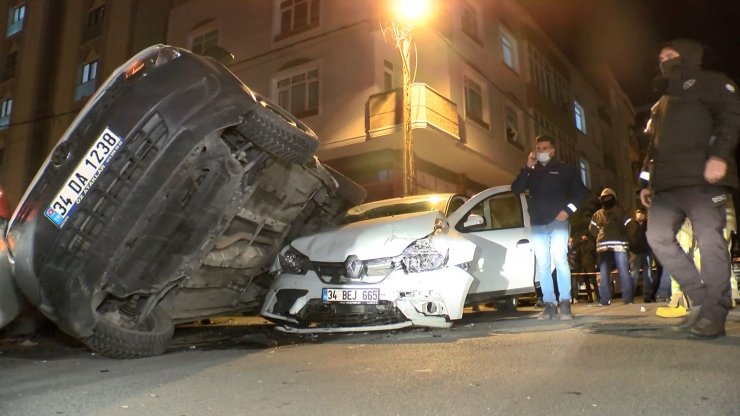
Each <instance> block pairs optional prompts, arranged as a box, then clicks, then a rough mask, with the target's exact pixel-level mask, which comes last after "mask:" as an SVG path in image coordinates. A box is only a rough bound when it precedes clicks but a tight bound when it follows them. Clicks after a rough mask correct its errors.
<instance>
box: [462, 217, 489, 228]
mask: <svg viewBox="0 0 740 416" xmlns="http://www.w3.org/2000/svg"><path fill="white" fill-rule="evenodd" d="M485 223H486V220H484V219H483V217H481V216H480V215H478V214H470V215H468V219H467V220H465V222H464V223H463V228H470V227H475V226H477V225H483V224H485Z"/></svg>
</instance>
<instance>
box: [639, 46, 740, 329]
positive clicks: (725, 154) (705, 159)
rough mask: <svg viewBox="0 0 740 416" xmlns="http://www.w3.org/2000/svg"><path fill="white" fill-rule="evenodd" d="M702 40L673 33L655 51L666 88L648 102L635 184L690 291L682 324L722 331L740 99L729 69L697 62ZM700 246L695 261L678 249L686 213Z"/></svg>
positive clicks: (658, 249)
mask: <svg viewBox="0 0 740 416" xmlns="http://www.w3.org/2000/svg"><path fill="white" fill-rule="evenodd" d="M701 60H702V47H701V45H699V44H698V43H696V42H693V41H689V40H676V41H673V42H671V43H670V44H667V45H666V46H665V47H663V49H662V50H661V51H660V54H659V61H660V71H661V77H660V78H659V79H658V80H659V81H660V83H661V84H662V87H664V92H663V95H662V96H661V97H660V100H659V101H658V102H657V103H656V104H655V105H654V106H653V108H652V116H651V118H650V121H648V126H647V128H646V132H648V133H649V134H650V135H651V140H650V146H649V147H648V154H647V157H646V159H645V164H644V165H643V172H642V173H641V174H640V177H641V179H644V180H647V181H649V185H650V188H645V189H642V190H641V191H640V199H641V201H642V203H643V205H645V206H648V207H649V209H648V223H649V224H650V227H649V228H648V231H647V237H648V242H649V243H650V247H651V248H652V249H653V252H654V253H655V255H656V257H657V258H658V260H659V261H660V262H661V263H662V264H663V267H665V268H667V270H668V272H670V273H671V275H673V276H674V277H675V278H676V280H677V281H678V282H679V284H680V285H681V288H682V289H683V290H684V293H685V294H686V295H687V296H688V297H689V299H690V301H691V304H692V308H691V313H689V315H688V316H687V317H686V320H685V321H684V323H683V324H682V325H681V326H680V328H682V329H684V330H686V331H688V332H689V334H690V335H691V336H693V337H698V338H711V337H717V336H722V335H724V334H725V321H726V319H727V313H728V310H729V309H730V308H731V305H732V301H731V299H730V280H729V270H730V258H729V254H728V251H727V244H726V242H725V239H724V237H723V235H722V230H723V228H724V227H725V223H726V204H727V200H728V199H729V198H731V196H730V189H731V188H737V184H738V178H737V173H736V168H735V163H734V160H735V159H734V157H735V148H736V146H737V140H738V131H739V130H740V100H739V99H738V96H737V87H736V85H735V84H734V83H733V82H732V81H731V80H730V79H728V78H727V77H726V76H724V75H722V74H719V73H715V72H710V71H705V70H703V69H701ZM687 217H688V218H689V220H690V221H691V224H692V226H693V231H694V236H695V238H696V240H697V242H698V245H699V249H700V251H701V265H700V267H699V268H697V267H696V266H695V265H694V263H693V262H692V261H691V259H690V258H689V257H688V256H687V255H686V253H684V251H683V250H681V247H680V246H679V244H678V242H677V241H676V232H677V231H678V229H679V228H680V227H681V224H682V223H683V222H684V219H685V218H687Z"/></svg>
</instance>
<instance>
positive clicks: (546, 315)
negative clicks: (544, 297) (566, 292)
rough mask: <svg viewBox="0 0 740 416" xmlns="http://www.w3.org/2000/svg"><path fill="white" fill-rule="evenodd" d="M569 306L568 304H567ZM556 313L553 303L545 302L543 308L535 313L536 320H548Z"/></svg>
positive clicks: (553, 317)
mask: <svg viewBox="0 0 740 416" xmlns="http://www.w3.org/2000/svg"><path fill="white" fill-rule="evenodd" d="M568 306H570V305H568ZM556 314H557V311H556V310H555V304H554V303H551V302H547V303H545V309H544V310H543V311H542V313H540V314H539V315H537V320H538V321H549V320H552V319H555V315H556Z"/></svg>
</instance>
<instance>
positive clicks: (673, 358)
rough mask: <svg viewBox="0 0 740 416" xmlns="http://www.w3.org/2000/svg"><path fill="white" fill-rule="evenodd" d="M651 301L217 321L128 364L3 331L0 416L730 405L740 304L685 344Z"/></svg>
mask: <svg viewBox="0 0 740 416" xmlns="http://www.w3.org/2000/svg"><path fill="white" fill-rule="evenodd" d="M641 306H644V307H645V308H646V311H645V312H641V311H640V307H641ZM656 306H657V305H655V304H647V305H641V304H635V305H621V304H614V305H611V306H609V307H604V308H600V307H592V306H590V305H584V304H578V305H575V309H574V312H575V313H576V319H575V320H574V321H572V322H559V321H554V322H542V321H537V320H535V319H532V316H533V315H534V313H536V311H535V310H534V309H533V308H520V311H519V312H516V313H510V314H505V313H500V312H496V311H494V310H490V309H484V310H483V311H482V312H480V313H472V312H469V313H467V314H466V315H465V317H464V319H463V320H462V321H460V322H458V323H457V324H456V325H455V326H454V327H453V328H452V329H449V330H431V331H428V330H413V329H412V330H406V331H397V332H386V333H360V334H345V335H322V336H318V337H312V336H288V335H285V334H279V333H275V332H274V331H273V330H272V327H271V326H270V325H267V324H264V323H263V321H261V320H260V319H258V318H252V319H239V318H237V319H223V320H220V321H217V325H208V326H196V327H186V328H179V329H178V330H177V331H176V334H175V340H174V342H173V345H172V348H171V349H170V350H169V351H168V352H167V353H166V354H164V355H162V356H159V357H152V358H147V359H139V360H127V361H121V360H112V359H108V358H105V357H101V356H97V355H95V354H92V353H90V352H89V351H87V350H85V349H84V348H83V347H81V346H80V345H78V344H77V343H75V342H74V341H73V340H70V339H68V338H66V337H64V336H62V335H60V334H58V333H54V334H51V335H49V336H46V337H37V338H35V339H32V340H24V339H3V340H0V415H3V416H15V415H23V416H27V415H33V416H41V415H104V416H117V415H127V416H131V415H171V416H180V415H187V416H194V415H258V414H259V415H291V416H293V415H327V414H341V415H481V414H484V415H528V416H532V415H554V414H559V415H662V416H668V415H702V416H710V415H740V310H738V309H735V310H734V311H733V313H732V314H731V315H730V321H729V323H728V334H727V336H726V337H724V338H720V339H717V340H712V341H697V340H689V339H687V338H686V337H685V336H684V335H682V334H680V333H676V332H674V331H672V330H671V326H672V325H673V324H674V323H675V321H671V320H665V319H662V318H657V317H656V316H655V315H654V309H655V307H656ZM245 323H248V324H249V325H243V324H245Z"/></svg>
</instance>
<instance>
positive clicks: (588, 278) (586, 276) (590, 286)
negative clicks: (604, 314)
mask: <svg viewBox="0 0 740 416" xmlns="http://www.w3.org/2000/svg"><path fill="white" fill-rule="evenodd" d="M578 251H579V252H580V260H581V264H580V268H579V271H580V272H581V273H583V274H582V276H583V277H582V279H583V282H584V283H585V284H586V296H588V298H587V299H588V302H589V303H594V302H598V301H599V290H598V286H597V285H596V274H594V273H595V272H596V243H595V242H594V241H593V240H592V239H591V238H589V236H588V235H587V234H583V235H581V243H580V245H579V246H578Z"/></svg>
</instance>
